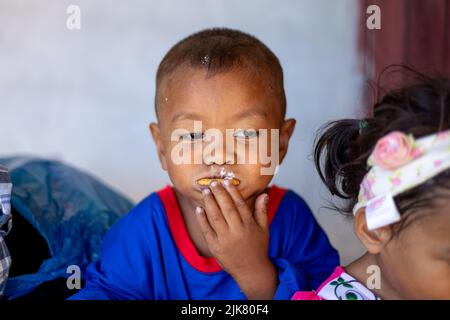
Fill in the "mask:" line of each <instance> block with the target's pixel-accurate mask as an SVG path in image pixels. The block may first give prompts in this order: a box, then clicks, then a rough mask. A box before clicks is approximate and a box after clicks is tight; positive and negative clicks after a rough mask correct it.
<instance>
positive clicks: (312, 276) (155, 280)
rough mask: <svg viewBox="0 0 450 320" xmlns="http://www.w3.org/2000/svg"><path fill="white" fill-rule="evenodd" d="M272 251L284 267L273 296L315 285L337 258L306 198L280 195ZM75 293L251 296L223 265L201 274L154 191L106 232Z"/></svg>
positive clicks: (90, 296)
mask: <svg viewBox="0 0 450 320" xmlns="http://www.w3.org/2000/svg"><path fill="white" fill-rule="evenodd" d="M269 255H270V258H271V260H272V261H273V263H274V264H275V265H276V267H277V269H278V273H279V287H278V289H277V291H276V295H275V299H290V298H291V297H292V295H293V294H294V292H296V291H298V290H312V289H315V288H317V287H318V286H319V285H320V284H321V283H322V282H323V281H325V280H326V278H327V277H328V276H329V275H330V274H331V273H332V272H333V270H334V269H335V267H336V266H337V265H338V264H339V258H338V254H337V252H336V251H335V250H334V249H333V248H332V247H331V245H330V243H329V241H328V238H327V236H326V235H325V233H324V232H323V230H322V229H321V228H320V226H319V225H318V224H317V222H316V220H315V219H314V217H313V215H312V214H311V211H310V210H309V208H308V206H307V205H306V203H305V202H304V201H303V200H302V199H301V198H300V197H299V196H298V195H296V194H295V193H294V192H292V191H288V192H287V193H286V194H285V196H284V197H283V199H282V201H281V203H280V206H279V208H278V211H277V213H276V215H275V217H274V219H273V221H272V223H271V226H270V248H269ZM87 272H88V274H87V283H86V286H85V288H83V289H82V290H80V291H79V292H78V293H77V294H75V295H74V296H72V297H71V299H74V300H77V299H236V300H239V299H246V297H245V296H244V294H243V293H242V292H240V290H239V287H238V286H237V284H236V282H235V281H234V280H233V278H232V277H231V276H230V275H228V274H227V273H226V272H224V271H219V272H210V273H207V272H201V271H198V270H197V269H195V268H193V267H192V266H191V265H190V264H188V262H187V261H186V260H185V258H184V257H183V256H182V255H181V253H180V251H179V250H178V248H177V246H176V244H175V242H174V240H173V238H172V235H171V232H170V229H169V225H168V221H167V218H166V213H165V210H164V207H163V204H162V202H161V200H160V198H159V196H158V195H157V193H153V194H151V195H150V196H148V197H147V198H145V199H144V200H143V201H142V202H141V203H139V204H138V205H137V206H136V207H135V208H134V209H133V210H131V212H130V213H129V214H127V215H126V216H125V217H123V218H121V219H120V220H119V221H118V222H117V223H116V224H115V225H114V226H113V227H112V228H111V229H110V231H109V232H108V233H107V234H106V236H105V238H104V240H103V244H102V248H101V252H100V260H98V261H96V262H94V263H92V264H91V265H90V266H89V267H88V271H87Z"/></svg>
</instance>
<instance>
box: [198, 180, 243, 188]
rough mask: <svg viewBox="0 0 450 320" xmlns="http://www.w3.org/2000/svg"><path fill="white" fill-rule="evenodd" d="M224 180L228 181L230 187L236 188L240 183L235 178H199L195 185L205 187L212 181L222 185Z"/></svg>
mask: <svg viewBox="0 0 450 320" xmlns="http://www.w3.org/2000/svg"><path fill="white" fill-rule="evenodd" d="M224 180H230V181H231V184H232V185H235V186H238V185H239V184H240V183H241V181H240V180H239V179H236V178H228V179H227V178H201V179H198V180H197V183H198V184H199V185H200V186H203V187H206V186H209V185H210V184H211V183H212V182H213V181H217V182H218V183H222V182H223V181H224Z"/></svg>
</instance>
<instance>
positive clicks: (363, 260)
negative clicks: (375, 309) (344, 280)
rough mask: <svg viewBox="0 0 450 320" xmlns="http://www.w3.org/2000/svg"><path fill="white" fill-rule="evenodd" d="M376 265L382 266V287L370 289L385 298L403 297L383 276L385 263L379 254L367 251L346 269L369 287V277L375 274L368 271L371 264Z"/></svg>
mask: <svg viewBox="0 0 450 320" xmlns="http://www.w3.org/2000/svg"><path fill="white" fill-rule="evenodd" d="M374 265H375V266H378V267H379V268H380V277H381V279H380V282H379V283H380V288H379V289H377V288H374V289H371V288H368V289H369V290H371V291H372V292H373V293H374V294H375V295H377V296H378V297H380V298H381V299H383V300H400V299H402V296H401V294H400V293H399V292H398V291H397V290H395V289H394V287H393V286H391V284H390V283H389V281H388V280H387V279H386V277H384V276H383V265H382V263H381V262H380V261H379V258H378V256H377V255H374V254H371V253H368V252H366V253H365V254H364V255H363V256H362V257H360V258H359V259H357V260H355V261H353V262H352V263H350V264H349V265H348V266H346V267H345V271H346V272H347V273H348V274H349V275H351V276H352V277H354V278H355V279H356V280H358V281H359V282H360V283H362V284H363V285H365V286H366V287H367V283H368V279H369V277H371V276H373V273H368V272H367V271H368V270H369V269H368V268H369V267H370V266H374Z"/></svg>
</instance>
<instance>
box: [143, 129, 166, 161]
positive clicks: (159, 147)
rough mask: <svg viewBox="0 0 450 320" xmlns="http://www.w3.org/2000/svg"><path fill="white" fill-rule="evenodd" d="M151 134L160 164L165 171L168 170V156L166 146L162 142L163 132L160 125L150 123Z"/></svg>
mask: <svg viewBox="0 0 450 320" xmlns="http://www.w3.org/2000/svg"><path fill="white" fill-rule="evenodd" d="M148 127H149V129H150V133H151V134H152V137H153V141H154V142H155V145H156V151H157V152H158V157H159V162H160V163H161V167H162V168H163V170H167V163H166V154H165V152H166V151H165V148H164V144H163V142H162V140H161V131H160V129H159V125H158V124H157V123H154V122H152V123H150V124H149V126H148Z"/></svg>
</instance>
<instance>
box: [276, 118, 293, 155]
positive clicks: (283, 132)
mask: <svg viewBox="0 0 450 320" xmlns="http://www.w3.org/2000/svg"><path fill="white" fill-rule="evenodd" d="M295 123H296V121H295V119H287V120H284V122H283V125H282V126H281V129H280V150H279V155H280V164H281V163H282V162H283V159H284V157H285V156H286V153H287V150H288V145H289V139H291V136H292V134H293V133H294V129H295Z"/></svg>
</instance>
